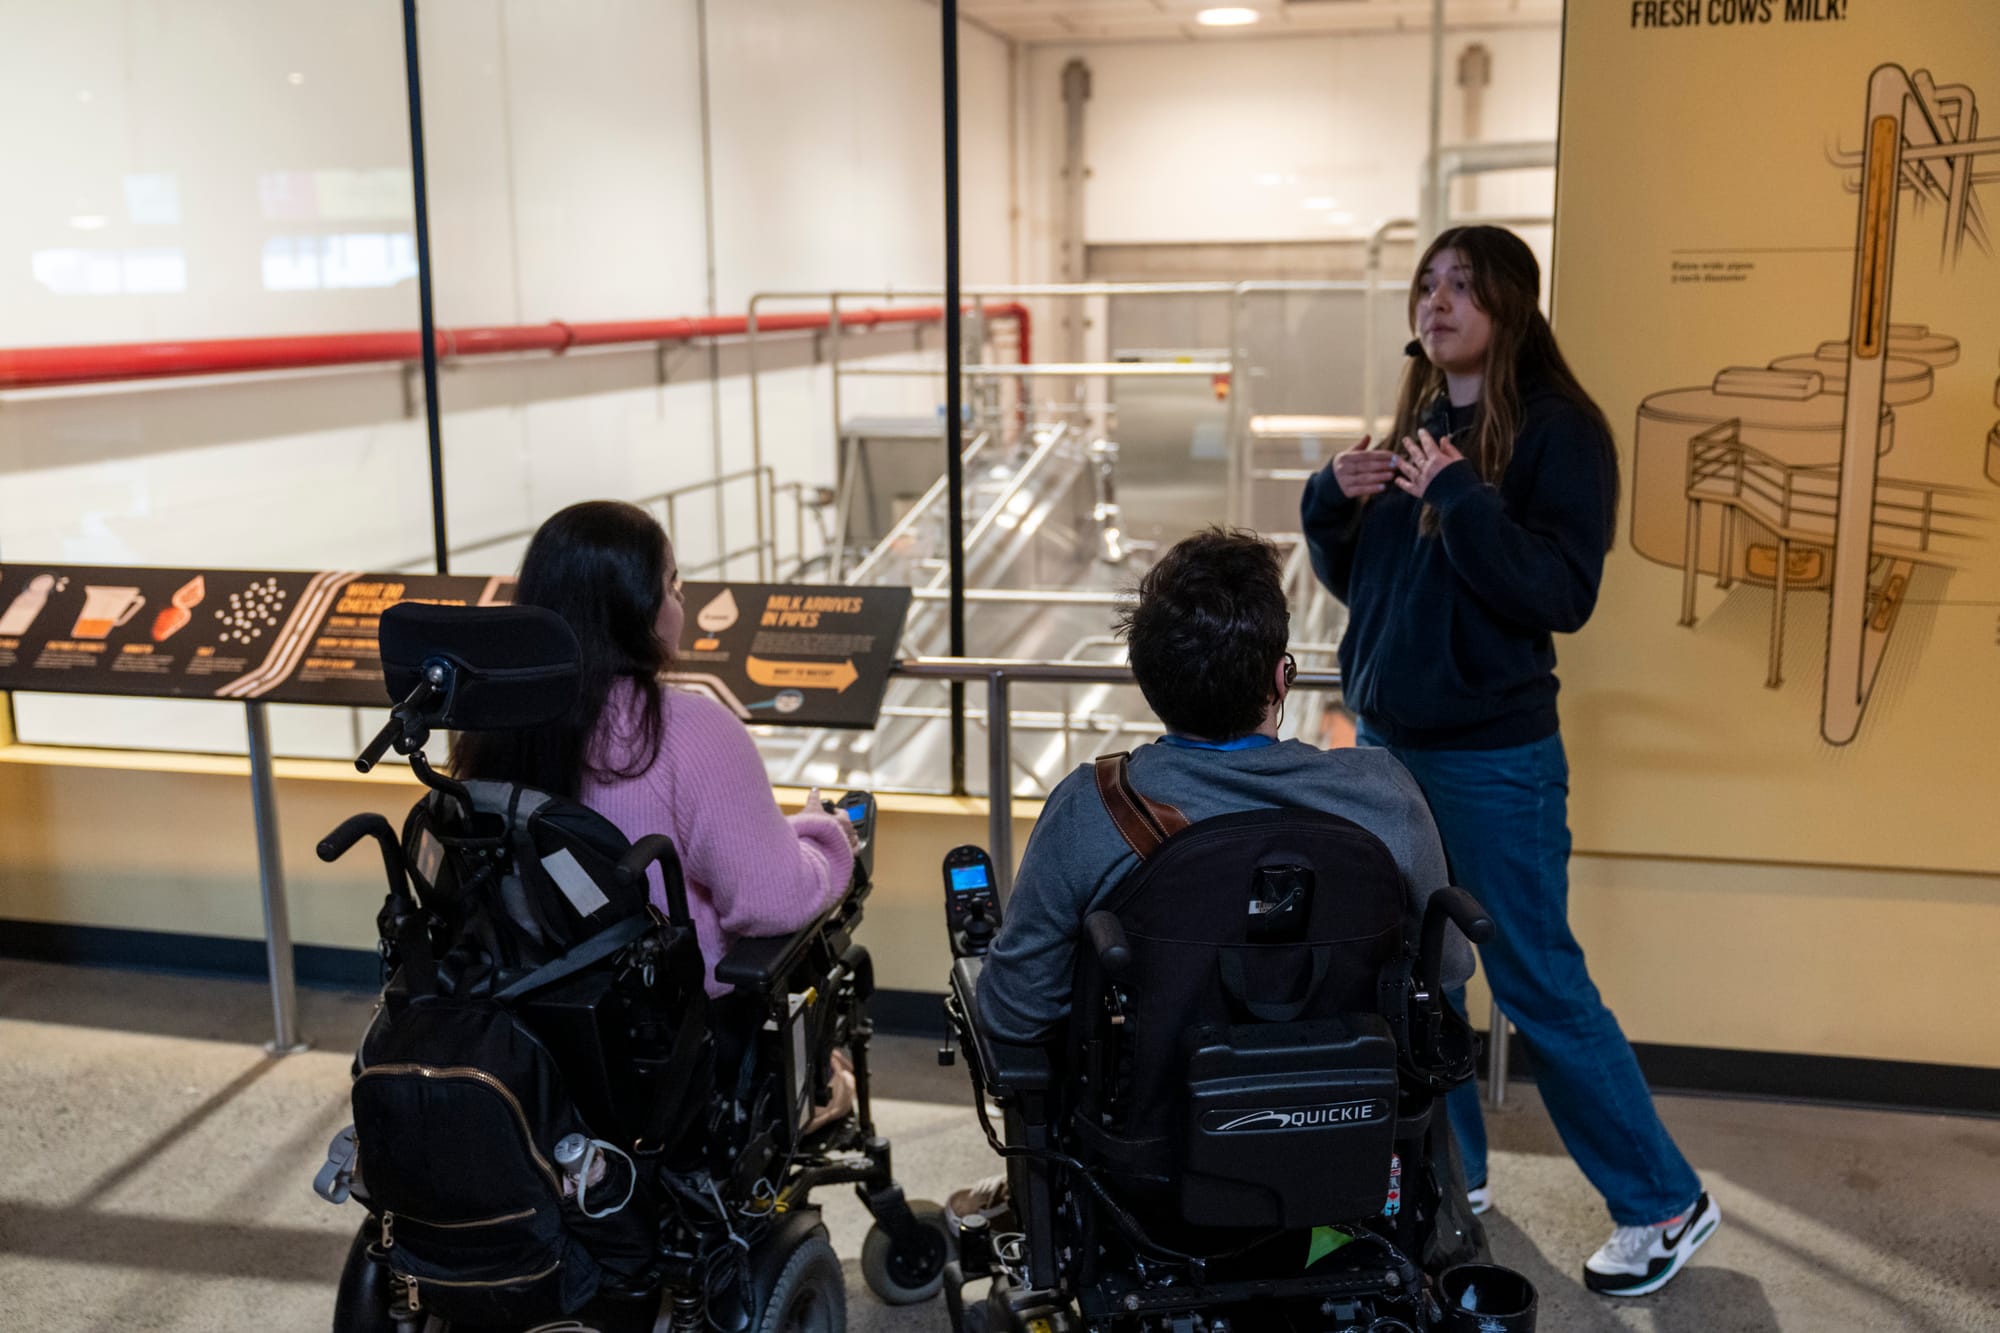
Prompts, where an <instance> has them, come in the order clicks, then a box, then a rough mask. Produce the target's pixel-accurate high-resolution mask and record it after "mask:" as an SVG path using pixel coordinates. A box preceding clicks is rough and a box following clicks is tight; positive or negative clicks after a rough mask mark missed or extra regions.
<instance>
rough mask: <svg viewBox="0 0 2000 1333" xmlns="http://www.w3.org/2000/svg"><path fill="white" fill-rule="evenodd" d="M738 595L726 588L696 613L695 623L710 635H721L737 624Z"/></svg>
mask: <svg viewBox="0 0 2000 1333" xmlns="http://www.w3.org/2000/svg"><path fill="white" fill-rule="evenodd" d="M737 615H738V612H737V610H736V595H735V594H734V593H732V592H730V591H729V589H727V588H724V589H723V590H722V591H721V592H719V593H717V594H716V595H715V596H714V597H712V598H710V599H709V603H708V605H707V606H704V607H702V608H701V610H699V611H697V612H695V617H694V623H695V624H697V625H699V626H701V627H702V629H703V630H704V631H706V632H707V633H710V634H720V633H722V631H724V630H726V629H728V628H729V627H730V626H731V625H734V624H735V623H736V617H737Z"/></svg>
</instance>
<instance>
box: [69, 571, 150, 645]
mask: <svg viewBox="0 0 2000 1333" xmlns="http://www.w3.org/2000/svg"><path fill="white" fill-rule="evenodd" d="M145 604H146V599H145V597H144V596H143V595H141V594H140V592H139V590H138V589H137V588H106V587H99V586H97V585H95V584H89V585H86V586H85V587H84V590H83V613H82V614H81V615H79V616H77V618H76V627H75V628H74V629H72V630H71V631H70V635H71V636H72V637H73V638H78V639H102V638H104V637H105V636H107V635H109V634H110V633H111V631H112V630H114V629H117V628H118V627H119V626H120V625H122V624H124V623H125V622H126V621H128V620H130V619H131V618H132V617H133V616H136V615H138V614H139V608H140V607H142V606H144V605H145Z"/></svg>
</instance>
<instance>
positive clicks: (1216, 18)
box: [1194, 5, 1263, 28]
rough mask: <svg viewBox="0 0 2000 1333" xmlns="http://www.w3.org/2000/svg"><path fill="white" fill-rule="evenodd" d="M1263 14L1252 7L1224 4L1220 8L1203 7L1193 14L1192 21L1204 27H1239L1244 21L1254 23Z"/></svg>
mask: <svg viewBox="0 0 2000 1333" xmlns="http://www.w3.org/2000/svg"><path fill="white" fill-rule="evenodd" d="M1262 17H1263V15H1261V14H1259V13H1258V12H1257V11H1256V10H1254V9H1245V8H1243V7H1242V6H1240V5H1225V6H1223V7H1222V8H1220V9H1204V10H1202V11H1201V12H1200V13H1198V14H1196V15H1195V16H1194V21H1195V22H1196V23H1199V24H1201V25H1202V26H1203V27H1205V28H1240V27H1242V26H1243V25H1245V24H1246V23H1255V22H1256V21H1257V20H1258V19H1260V18H1262Z"/></svg>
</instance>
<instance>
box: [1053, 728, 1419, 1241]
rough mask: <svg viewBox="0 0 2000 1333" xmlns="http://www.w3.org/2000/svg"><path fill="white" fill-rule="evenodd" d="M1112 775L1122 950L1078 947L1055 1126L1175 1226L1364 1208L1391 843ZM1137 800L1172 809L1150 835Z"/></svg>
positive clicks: (1112, 769)
mask: <svg viewBox="0 0 2000 1333" xmlns="http://www.w3.org/2000/svg"><path fill="white" fill-rule="evenodd" d="M1110 758H1112V759H1114V760H1117V759H1122V756H1112V757H1110ZM1100 762H1101V763H1102V761H1100ZM1107 775H1108V776H1107ZM1121 778H1122V764H1113V765H1109V766H1107V767H1104V768H1102V769H1101V770H1100V790H1102V791H1104V792H1105V800H1106V805H1107V808H1108V809H1110V811H1111V813H1112V815H1113V818H1114V821H1115V822H1117V823H1118V824H1119V826H1120V831H1121V832H1122V833H1124V834H1125V836H1126V837H1127V840H1128V841H1132V842H1133V845H1134V847H1135V849H1137V850H1139V851H1140V852H1141V855H1142V856H1143V857H1144V858H1145V859H1144V861H1143V863H1142V864H1141V865H1140V867H1139V869H1138V870H1136V871H1135V872H1133V874H1132V875H1131V876H1129V877H1128V878H1127V879H1126V880H1125V881H1124V882H1123V883H1121V884H1120V885H1119V886H1118V887H1117V888H1115V889H1114V890H1113V891H1112V893H1111V895H1110V896H1109V897H1108V898H1107V899H1106V900H1105V901H1104V902H1103V903H1102V905H1101V910H1104V911H1108V912H1110V913H1111V914H1112V915H1113V916H1115V917H1116V918H1117V919H1118V921H1119V923H1120V925H1121V926H1122V927H1123V930H1124V934H1125V939H1126V941H1127V942H1128V944H1129V949H1130V960H1129V962H1128V963H1127V964H1126V965H1125V966H1124V967H1123V968H1122V969H1120V971H1119V973H1118V975H1116V976H1115V977H1114V976H1111V975H1108V974H1107V973H1106V971H1105V969H1104V967H1103V965H1102V963H1101V961H1100V960H1099V958H1098V957H1097V955H1096V952H1095V950H1093V949H1090V948H1085V949H1082V950H1080V951H1079V954H1080V956H1079V963H1078V973H1077V986H1076V992H1075V996H1074V1001H1075V1008H1074V1009H1073V1011H1072V1012H1073V1013H1074V1015H1075V1018H1074V1019H1073V1022H1072V1032H1073V1034H1074V1037H1073V1040H1075V1041H1078V1042H1080V1044H1081V1049H1079V1050H1076V1051H1073V1052H1072V1056H1073V1059H1074V1060H1075V1061H1076V1064H1075V1066H1074V1067H1075V1068H1078V1069H1080V1070H1081V1071H1082V1076H1083V1081H1084V1086H1083V1088H1082V1091H1081V1094H1080V1098H1079V1104H1078V1112H1077V1115H1076V1116H1075V1118H1074V1121H1073V1127H1074V1129H1075V1131H1076V1133H1077V1136H1078V1139H1079V1141H1080V1143H1081V1144H1082V1146H1083V1147H1084V1148H1085V1149H1086V1152H1087V1156H1088V1157H1089V1158H1094V1159H1095V1160H1096V1161H1097V1162H1098V1163H1100V1164H1102V1165H1103V1166H1104V1167H1106V1168H1107V1169H1108V1170H1109V1171H1110V1172H1111V1173H1112V1175H1113V1177H1114V1178H1116V1179H1118V1180H1120V1181H1121V1184H1122V1185H1123V1186H1124V1187H1125V1189H1126V1190H1127V1192H1128V1193H1131V1194H1133V1195H1134V1196H1135V1197H1136V1198H1141V1199H1143V1198H1146V1197H1148V1196H1150V1197H1152V1198H1154V1199H1157V1200H1158V1201H1159V1202H1160V1203H1163V1204H1166V1205H1167V1206H1169V1207H1173V1208H1176V1209H1177V1211H1178V1212H1179V1215H1180V1217H1181V1219H1182V1221H1184V1222H1185V1223H1188V1224H1190V1225H1195V1226H1202V1227H1231V1228H1263V1229H1276V1228H1292V1227H1310V1226H1315V1225H1320V1224H1331V1223H1338V1222H1344V1221H1354V1220H1360V1219H1365V1218H1370V1217H1374V1216H1377V1215H1378V1214H1380V1213H1382V1211H1383V1209H1384V1205H1385V1203H1386V1202H1387V1201H1388V1199H1389V1194H1390V1188H1391V1174H1392V1166H1393V1156H1394V1153H1395V1144H1396V1135H1397V1109H1398V1077H1397V1045H1396V1041H1395V1038H1394V1036H1393V1035H1392V1032H1391V1029H1390V1026H1389V1024H1388V1022H1387V1021H1386V1020H1385V1018H1384V1017H1383V1010H1384V1008H1385V1005H1384V995H1383V991H1384V988H1385V987H1386V988H1388V989H1389V990H1390V991H1392V992H1393V991H1395V989H1396V988H1397V987H1398V986H1399V985H1400V984H1401V983H1403V982H1406V981H1407V978H1408V975H1409V966H1410V956H1411V949H1410V947H1409V946H1410V943H1411V941H1412V939H1413V931H1412V930H1411V929H1410V923H1409V922H1408V921H1407V920H1406V917H1407V909H1406V904H1407V902H1408V895H1407V889H1406V887H1405V885H1404V882H1403V876H1402V872H1401V871H1400V870H1399V869H1398V867H1397V866H1396V863H1395V859H1394V857H1393V856H1392V855H1391V854H1390V852H1389V850H1388V848H1387V847H1386V846H1384V845H1383V843H1382V841H1381V840H1380V839H1379V838H1377V837H1376V836H1375V835H1374V834H1372V833H1370V832H1369V831H1368V830H1366V829H1364V828H1362V827H1361V826H1360V825H1358V824H1356V823H1354V822H1353V821H1351V820H1347V819H1343V818H1340V817H1339V816H1336V815H1331V814H1327V813H1324V812H1321V811H1314V810H1303V809H1284V810H1255V811H1246V812H1241V813H1236V814H1228V815H1221V816H1217V817H1214V818H1211V819H1205V820H1202V821H1201V822H1200V823H1197V824H1193V825H1187V824H1186V821H1185V820H1184V819H1182V818H1181V817H1180V816H1179V814H1178V812H1175V811H1172V810H1171V808H1170V807H1157V806H1153V804H1152V803H1150V802H1146V801H1144V799H1143V798H1141V797H1138V795H1137V793H1136V792H1132V791H1131V789H1130V784H1129V780H1124V783H1123V791H1124V792H1125V793H1126V795H1125V796H1124V797H1123V798H1119V797H1118V796H1117V795H1116V792H1117V790H1118V788H1117V786H1116V785H1115V784H1116V783H1117V782H1118V780H1119V779H1121ZM1107 784H1112V785H1107ZM1120 799H1122V800H1123V801H1124V802H1126V803H1127V808H1125V809H1121V808H1120V805H1119V804H1118V801H1119V800H1120ZM1141 809H1145V810H1147V811H1148V813H1149V814H1150V813H1153V812H1165V813H1166V814H1167V815H1169V816H1171V819H1170V820H1169V822H1168V823H1167V825H1166V826H1165V827H1164V828H1162V827H1157V826H1156V827H1154V828H1153V830H1152V833H1151V834H1150V835H1149V834H1147V833H1146V832H1145V830H1144V828H1143V827H1142V826H1141V823H1135V819H1136V820H1138V821H1143V820H1144V819H1145V818H1146V817H1147V816H1146V815H1140V814H1138V811H1139V810H1141ZM1174 821H1178V825H1176V823H1175V822H1174ZM1168 834H1170V835H1171V836H1166V835H1168ZM1135 839H1137V840H1135ZM1142 844H1143V845H1142Z"/></svg>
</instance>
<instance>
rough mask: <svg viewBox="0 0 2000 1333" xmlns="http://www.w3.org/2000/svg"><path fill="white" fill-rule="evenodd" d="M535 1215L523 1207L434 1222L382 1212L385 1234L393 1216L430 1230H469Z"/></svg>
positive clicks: (411, 1214) (397, 1219)
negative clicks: (466, 1218) (499, 1212)
mask: <svg viewBox="0 0 2000 1333" xmlns="http://www.w3.org/2000/svg"><path fill="white" fill-rule="evenodd" d="M534 1215H535V1210H534V1209H532V1208H523V1209H521V1210H520V1211H519V1212H514V1213H501V1214H500V1215H499V1216H498V1217H479V1218H474V1219H473V1220H472V1221H470V1222H433V1221H431V1220H430V1219H429V1218H425V1217H418V1216H416V1215H415V1214H413V1213H394V1212H384V1213H383V1214H382V1229H383V1234H385V1235H386V1234H388V1229H389V1227H390V1225H391V1221H390V1219H392V1218H393V1219H395V1221H397V1222H405V1223H411V1224H414V1225H416V1226H420V1227H424V1228H426V1229H427V1230H430V1231H467V1230H470V1229H472V1228H474V1227H497V1226H499V1225H501V1224H502V1223H504V1222H524V1221H526V1220H527V1219H529V1218H531V1217H533V1216H534Z"/></svg>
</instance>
